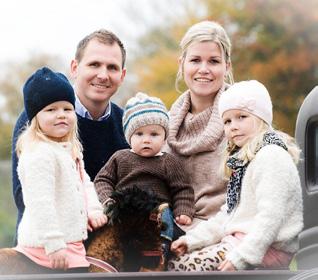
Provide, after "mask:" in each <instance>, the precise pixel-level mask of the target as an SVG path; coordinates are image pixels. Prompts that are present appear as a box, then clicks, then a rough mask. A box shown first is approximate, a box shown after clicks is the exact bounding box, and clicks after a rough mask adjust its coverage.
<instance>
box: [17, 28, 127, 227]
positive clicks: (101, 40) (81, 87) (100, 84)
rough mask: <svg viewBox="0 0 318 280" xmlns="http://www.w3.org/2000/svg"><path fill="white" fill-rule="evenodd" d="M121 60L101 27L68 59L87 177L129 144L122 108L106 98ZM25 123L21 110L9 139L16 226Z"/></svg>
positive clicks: (119, 47) (116, 44)
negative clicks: (20, 142) (21, 136)
mask: <svg viewBox="0 0 318 280" xmlns="http://www.w3.org/2000/svg"><path fill="white" fill-rule="evenodd" d="M125 60H126V50H125V48H124V46H123V44H122V42H121V41H120V39H119V38H118V37H117V36H116V35H115V34H113V33H112V32H110V31H107V30H104V29H102V30H98V31H95V32H93V33H91V34H89V35H88V36H86V37H85V38H84V39H82V40H81V41H80V42H79V44H78V46H77V50H76V54H75V59H73V60H72V62H71V77H72V78H73V80H74V90H75V93H76V103H75V111H76V114H77V118H78V127H79V134H80V135H79V136H80V139H81V142H82V145H83V149H84V153H83V154H84V163H85V169H86V171H87V173H88V174H89V176H90V177H91V180H94V178H95V176H96V174H97V172H98V171H99V170H100V169H101V167H102V166H103V165H104V164H105V163H106V161H107V160H108V159H109V158H110V157H111V156H112V154H113V153H114V152H116V151H117V150H120V149H125V148H128V147H129V146H128V144H127V142H126V140H125V137H124V134H123V129H122V114H123V111H122V109H121V108H119V107H118V106H117V105H116V104H114V103H112V102H110V98H111V97H112V96H113V95H114V94H115V93H116V91H117V90H118V88H119V87H120V85H121V84H122V82H123V80H124V78H125V74H126V69H125ZM26 123H27V116H26V112H25V111H23V112H22V113H21V115H20V116H19V118H18V120H17V122H16V125H15V128H14V132H13V139H12V143H13V144H12V183H13V196H14V200H15V204H16V206H17V209H18V217H17V227H16V229H17V228H18V225H19V223H20V220H21V218H22V215H23V212H24V202H23V196H22V190H21V184H20V181H19V178H18V175H17V163H18V158H17V155H16V152H15V147H16V141H17V138H18V136H19V134H20V133H21V131H22V130H23V128H24V126H25V125H26ZM43 226H45V225H43Z"/></svg>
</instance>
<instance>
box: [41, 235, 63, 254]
mask: <svg viewBox="0 0 318 280" xmlns="http://www.w3.org/2000/svg"><path fill="white" fill-rule="evenodd" d="M65 248H66V243H65V242H64V240H63V238H59V239H54V240H53V239H51V240H48V241H47V242H46V244H45V245H44V249H45V253H46V255H49V254H52V253H54V252H56V251H58V250H61V249H65Z"/></svg>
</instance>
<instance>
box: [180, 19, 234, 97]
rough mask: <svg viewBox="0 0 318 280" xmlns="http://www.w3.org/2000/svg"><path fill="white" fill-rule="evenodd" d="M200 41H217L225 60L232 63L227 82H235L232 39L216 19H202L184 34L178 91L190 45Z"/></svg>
mask: <svg viewBox="0 0 318 280" xmlns="http://www.w3.org/2000/svg"><path fill="white" fill-rule="evenodd" d="M199 42H215V43H216V44H218V46H219V47H220V49H221V52H222V54H223V57H224V60H225V62H226V63H227V64H229V65H230V69H229V70H228V72H227V74H226V76H225V79H224V80H225V82H227V83H229V84H233V82H234V79H233V73H232V69H231V47H232V46H231V41H230V39H229V37H228V35H227V33H226V31H225V30H224V28H223V27H222V26H221V25H220V24H219V23H217V22H214V21H201V22H199V23H196V24H194V25H192V26H191V27H190V28H189V29H188V31H187V32H186V34H185V35H184V36H183V38H182V40H181V42H180V47H181V51H182V54H181V63H180V65H179V69H178V73H177V78H176V82H175V87H176V89H177V91H178V92H180V90H179V82H180V81H181V80H182V79H183V64H184V60H185V57H186V55H187V50H188V47H189V46H190V45H192V44H194V43H199Z"/></svg>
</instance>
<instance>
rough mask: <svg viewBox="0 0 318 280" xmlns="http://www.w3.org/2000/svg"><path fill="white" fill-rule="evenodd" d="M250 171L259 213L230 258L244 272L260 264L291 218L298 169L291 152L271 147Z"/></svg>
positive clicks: (256, 158) (262, 151)
mask: <svg viewBox="0 0 318 280" xmlns="http://www.w3.org/2000/svg"><path fill="white" fill-rule="evenodd" d="M275 163H278V164H275ZM248 169H251V170H248ZM248 172H250V173H249V176H251V182H249V183H250V184H252V186H254V188H255V199H256V205H257V210H256V211H257V213H256V215H255V217H254V218H253V224H252V227H251V228H250V229H249V230H248V233H247V234H246V236H245V237H244V239H243V241H242V242H241V243H240V244H239V245H238V246H237V247H236V248H235V249H234V250H233V251H231V252H230V253H229V254H228V255H227V259H229V260H230V261H231V262H232V263H233V265H234V266H235V267H236V268H237V269H244V268H246V266H247V264H253V265H257V264H260V263H261V262H262V260H263V257H264V255H265V253H266V251H267V249H268V248H269V247H270V246H271V245H272V243H273V241H274V240H275V238H276V237H277V235H278V232H279V230H280V228H281V227H282V225H283V223H284V219H285V217H286V215H287V213H286V205H288V200H289V199H292V192H293V188H292V187H291V185H292V184H293V183H294V182H291V181H294V178H295V174H293V172H296V173H297V169H296V167H295V164H294V162H293V161H292V158H291V157H290V155H289V154H288V152H286V151H285V150H283V149H282V148H281V147H278V146H275V145H269V146H266V147H264V148H262V149H261V150H260V151H259V152H258V154H257V155H256V157H255V158H254V160H253V161H252V162H251V163H250V165H249V167H248V168H247V170H246V173H245V174H246V176H247V173H248ZM297 176H298V175H297ZM243 187H244V179H243Z"/></svg>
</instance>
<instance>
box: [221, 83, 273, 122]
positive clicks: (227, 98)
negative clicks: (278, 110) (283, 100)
mask: <svg viewBox="0 0 318 280" xmlns="http://www.w3.org/2000/svg"><path fill="white" fill-rule="evenodd" d="M235 109H237V110H243V111H247V112H249V113H251V114H253V115H255V116H257V117H259V118H261V119H262V120H264V121H265V122H266V123H267V124H268V125H270V126H271V125H272V120H273V105H272V101H271V98H270V95H269V93H268V91H267V89H266V87H265V86H264V85H263V84H262V83H260V82H258V81H256V80H250V81H242V82H238V83H234V84H233V85H232V86H231V87H230V88H228V89H227V90H226V91H224V92H223V93H222V95H221V97H220V100H219V114H220V117H222V116H223V114H224V112H226V111H228V110H235Z"/></svg>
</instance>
